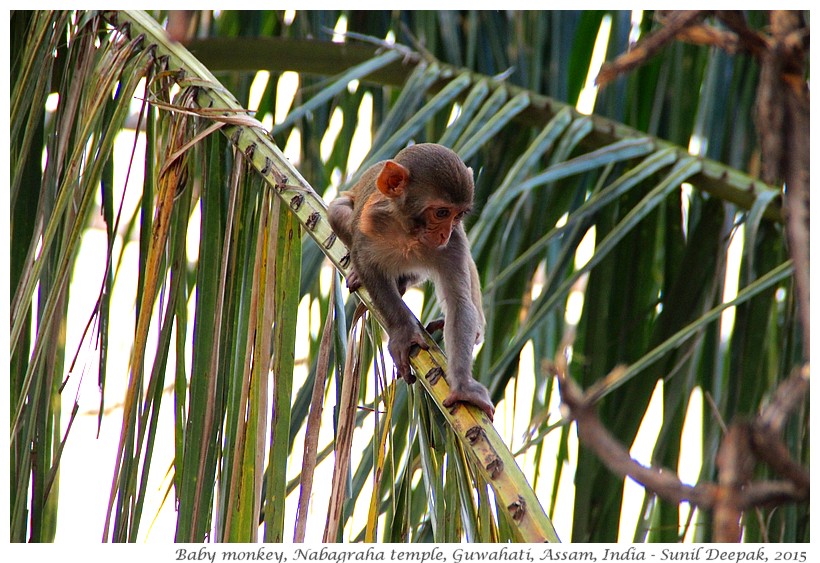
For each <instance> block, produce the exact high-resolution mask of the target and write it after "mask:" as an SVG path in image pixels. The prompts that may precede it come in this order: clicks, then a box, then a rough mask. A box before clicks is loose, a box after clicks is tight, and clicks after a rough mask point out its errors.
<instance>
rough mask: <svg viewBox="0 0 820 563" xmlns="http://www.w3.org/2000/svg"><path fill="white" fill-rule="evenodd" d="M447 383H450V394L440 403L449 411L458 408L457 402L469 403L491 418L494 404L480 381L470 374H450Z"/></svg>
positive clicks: (493, 412)
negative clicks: (458, 375) (457, 375)
mask: <svg viewBox="0 0 820 563" xmlns="http://www.w3.org/2000/svg"><path fill="white" fill-rule="evenodd" d="M447 383H449V385H450V394H449V395H447V398H446V399H444V401H443V403H442V404H443V405H444V406H445V407H447V408H449V409H450V410H451V412H452V411H454V410H455V409H456V408H458V403H470V404H471V405H475V406H476V407H478V408H480V409H481V410H482V411H484V413H485V414H486V415H487V416H488V417H489V418H490V420H492V419H493V415H494V414H495V406H494V405H493V402H492V400H491V399H490V392H489V391H487V388H486V387H484V386H483V385H482V384H481V383H479V382H478V381H476V380H475V379H473V378H472V376H470V375H467V376H466V377H464V376H462V377H455V375H454V374H451V376H450V377H449V378H448V381H447Z"/></svg>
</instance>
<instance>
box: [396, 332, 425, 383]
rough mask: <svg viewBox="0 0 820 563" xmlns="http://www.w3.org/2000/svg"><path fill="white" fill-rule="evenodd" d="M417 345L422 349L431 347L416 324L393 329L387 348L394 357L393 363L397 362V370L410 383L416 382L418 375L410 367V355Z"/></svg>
mask: <svg viewBox="0 0 820 563" xmlns="http://www.w3.org/2000/svg"><path fill="white" fill-rule="evenodd" d="M416 346H418V347H419V348H421V349H422V350H428V349H429V348H430V346H429V345H428V344H427V342H426V341H425V340H424V336H423V335H422V333H421V331H420V330H419V329H418V327H417V326H416V325H415V324H413V325H406V326H402V327H401V328H397V329H393V331H392V332H391V333H390V341H389V342H388V343H387V349H388V351H389V352H390V355H391V356H392V357H393V363H394V364H396V371H398V373H399V375H400V376H401V378H402V379H404V380H405V381H406V382H407V383H408V384H413V383H415V382H416V376H415V375H413V371H412V370H411V369H410V356H411V355H412V354H414V353H415V347H416Z"/></svg>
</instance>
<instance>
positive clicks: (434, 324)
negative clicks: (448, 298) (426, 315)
mask: <svg viewBox="0 0 820 563" xmlns="http://www.w3.org/2000/svg"><path fill="white" fill-rule="evenodd" d="M424 329H425V330H426V331H427V332H429V333H430V334H433V333H435V332H438V331H439V330H444V319H436V320H434V321H430V322H429V323H427V326H426V327H424Z"/></svg>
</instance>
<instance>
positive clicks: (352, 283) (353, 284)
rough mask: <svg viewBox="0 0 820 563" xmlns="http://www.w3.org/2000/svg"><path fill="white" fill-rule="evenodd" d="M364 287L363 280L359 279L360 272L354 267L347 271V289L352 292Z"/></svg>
mask: <svg viewBox="0 0 820 563" xmlns="http://www.w3.org/2000/svg"><path fill="white" fill-rule="evenodd" d="M360 287H362V280H360V279H359V273H358V272H356V270H354V269H353V268H350V270H349V271H348V272H347V289H348V291H350V292H351V293H353V292H354V291H358V289H359V288H360Z"/></svg>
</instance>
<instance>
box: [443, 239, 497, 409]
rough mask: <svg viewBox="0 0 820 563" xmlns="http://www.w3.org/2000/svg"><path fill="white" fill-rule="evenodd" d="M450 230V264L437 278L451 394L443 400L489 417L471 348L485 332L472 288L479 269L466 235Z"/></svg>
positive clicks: (490, 405) (487, 395)
mask: <svg viewBox="0 0 820 563" xmlns="http://www.w3.org/2000/svg"><path fill="white" fill-rule="evenodd" d="M453 234H454V238H456V240H454V241H452V242H451V244H452V247H451V256H450V258H448V260H447V262H448V264H449V267H448V268H447V269H446V270H444V271H442V272H440V273H439V275H438V279H437V280H436V290H437V291H438V292H439V295H440V298H441V301H442V304H443V308H444V314H445V323H444V346H445V348H446V350H447V357H448V359H449V364H448V369H447V383H448V384H449V386H450V394H449V395H448V396H447V398H446V399H445V400H444V402H443V404H444V406H445V407H455V406H457V403H460V402H464V403H470V404H472V405H475V406H477V407H478V408H480V409H481V410H483V411H484V412H485V413H487V416H489V417H490V419H491V420H492V418H493V414H494V413H495V406H494V405H493V402H492V400H491V399H490V393H489V392H488V391H487V388H486V387H484V386H483V385H482V384H481V383H479V382H478V381H476V380H475V379H473V348H474V346H475V344H476V342H477V340H478V337H480V336H483V334H484V314H483V312H482V311H481V304H480V299H481V297H480V291H475V288H476V286H477V284H478V272H477V271H475V264H474V263H473V261H472V258H471V257H470V254H469V251H467V250H466V249H467V246H466V237H464V236H463V234H462V235H461V236H460V237H457V235H456V233H453ZM458 258H461V259H460V260H458ZM476 295H478V299H476ZM476 300H478V306H476Z"/></svg>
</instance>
